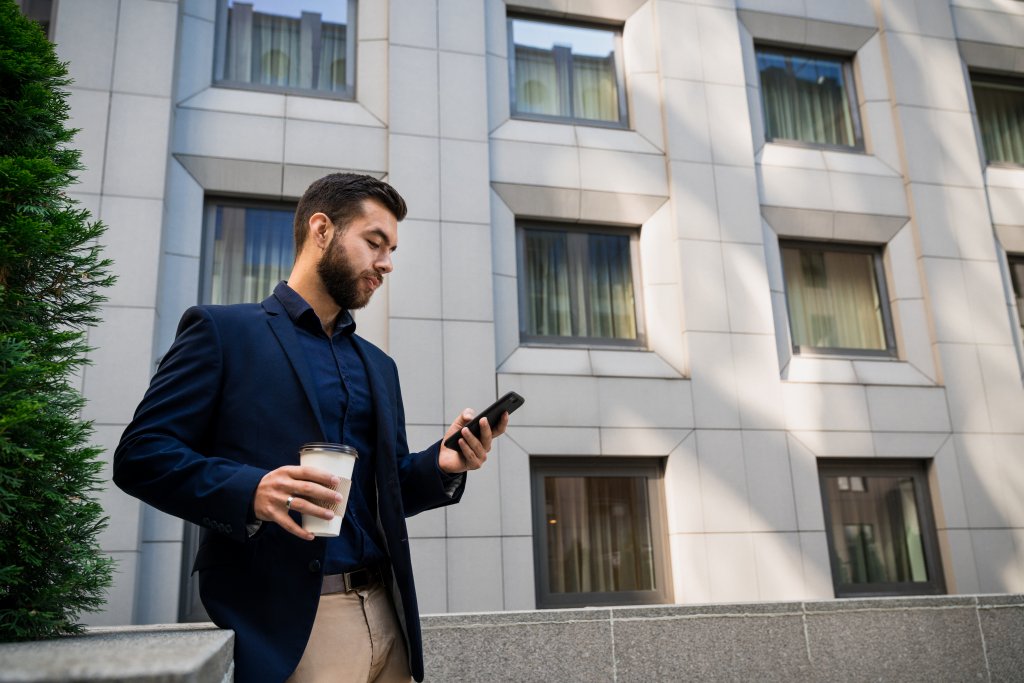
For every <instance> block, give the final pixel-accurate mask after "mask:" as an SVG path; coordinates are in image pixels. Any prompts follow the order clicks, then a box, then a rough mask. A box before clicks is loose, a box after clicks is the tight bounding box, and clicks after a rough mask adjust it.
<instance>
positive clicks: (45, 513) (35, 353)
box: [0, 0, 112, 640]
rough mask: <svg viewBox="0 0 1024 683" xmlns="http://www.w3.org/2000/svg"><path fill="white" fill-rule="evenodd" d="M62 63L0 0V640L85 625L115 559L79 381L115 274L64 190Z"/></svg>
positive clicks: (74, 165) (68, 158) (67, 154)
mask: <svg viewBox="0 0 1024 683" xmlns="http://www.w3.org/2000/svg"><path fill="white" fill-rule="evenodd" d="M69 82H70V81H69V80H68V78H67V68H66V67H65V65H63V64H61V63H60V62H58V61H57V57H56V55H55V53H54V49H53V45H51V44H50V42H49V41H48V40H47V39H46V37H45V36H44V35H43V32H42V31H41V30H40V28H39V27H38V26H37V25H36V24H34V23H33V22H31V21H29V20H28V19H25V18H24V17H23V16H22V15H21V12H20V11H19V10H18V8H17V6H16V5H15V3H14V1H13V0H0V640H28V639H35V638H47V637H52V636H57V635H62V634H67V633H74V632H77V631H78V630H80V628H81V627H80V626H79V625H78V623H77V619H78V615H79V614H80V613H81V612H82V611H85V610H95V609H97V608H99V607H101V606H102V605H103V603H104V598H105V593H106V588H107V587H108V586H109V585H110V577H111V568H112V565H111V560H110V559H109V558H107V557H105V556H104V555H103V554H102V552H101V551H100V548H99V544H98V540H97V535H98V533H99V532H100V531H101V530H102V529H103V527H104V526H105V524H106V519H105V518H104V517H103V510H102V508H101V507H100V505H99V503H97V502H96V501H95V500H94V499H93V497H92V496H93V494H94V493H95V492H96V489H97V487H98V485H99V474H100V470H101V468H102V463H101V462H100V461H99V460H98V459H97V458H98V455H99V454H100V452H101V451H100V450H99V449H97V448H93V447H90V446H89V445H88V439H89V437H90V435H91V433H92V426H91V424H89V423H88V422H85V421H83V420H82V419H81V418H80V411H81V409H82V405H83V399H82V397H81V394H80V393H79V392H78V391H77V390H76V389H75V387H74V386H73V382H74V380H75V376H76V373H78V372H79V371H80V370H81V368H82V366H83V365H84V364H85V362H86V352H87V350H88V349H87V347H86V328H87V327H88V326H89V325H93V324H95V323H96V322H97V321H98V318H97V315H96V314H97V311H98V308H99V304H100V303H101V302H102V301H103V297H102V296H101V295H100V294H99V292H100V290H101V289H102V288H103V287H107V286H109V285H110V284H111V283H112V278H111V276H110V275H109V272H108V269H109V266H110V263H109V261H106V260H103V259H102V258H101V255H100V248H99V246H97V238H98V237H99V236H100V235H101V234H102V233H103V226H102V224H100V223H99V222H90V216H89V212H88V211H84V210H82V209H80V208H78V207H77V206H76V204H75V202H74V201H72V200H71V199H69V198H68V197H67V196H66V194H65V190H66V188H67V187H68V186H69V185H70V184H71V183H73V182H74V181H75V179H74V175H73V172H75V171H77V170H80V169H81V166H80V164H79V153H78V152H77V151H75V150H72V149H68V147H67V145H68V144H69V142H70V140H71V138H72V136H73V135H74V132H75V131H73V130H69V129H68V128H66V127H65V122H66V121H67V117H68V105H67V103H66V101H65V98H66V93H64V92H63V91H62V90H61V88H62V87H64V86H66V85H68V83H69Z"/></svg>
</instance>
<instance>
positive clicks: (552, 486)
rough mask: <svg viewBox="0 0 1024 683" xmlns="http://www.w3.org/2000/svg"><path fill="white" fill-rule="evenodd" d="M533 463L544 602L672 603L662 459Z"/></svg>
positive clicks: (541, 599)
mask: <svg viewBox="0 0 1024 683" xmlns="http://www.w3.org/2000/svg"><path fill="white" fill-rule="evenodd" d="M531 467H532V469H533V481H534V528H535V530H536V531H535V535H534V538H535V542H536V544H537V547H536V552H537V560H538V586H537V589H538V590H537V595H538V606H540V607H557V606H568V605H600V604H603V605H610V604H651V603H657V602H665V601H667V600H668V598H669V592H668V589H667V586H666V583H667V578H666V576H667V573H666V571H665V566H664V564H663V563H664V561H665V556H664V550H663V545H664V539H663V534H664V526H663V515H664V504H663V500H662V498H661V496H662V492H661V488H660V486H661V466H660V464H659V462H658V461H657V460H650V459H646V458H641V459H635V458H630V459H628V460H625V459H624V460H613V459H607V460H606V459H602V462H594V461H593V460H583V459H573V460H568V459H554V460H553V459H547V458H535V459H533V460H532V461H531Z"/></svg>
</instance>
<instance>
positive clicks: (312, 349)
mask: <svg viewBox="0 0 1024 683" xmlns="http://www.w3.org/2000/svg"><path fill="white" fill-rule="evenodd" d="M274 296H275V297H277V300H278V301H280V302H281V305H282V306H284V309H285V310H286V311H287V312H288V317H289V318H291V320H292V323H293V324H294V325H295V333H296V335H297V336H298V338H299V344H300V345H301V346H302V351H303V355H305V357H306V361H307V362H308V363H309V369H310V371H311V374H312V376H313V381H314V384H315V386H316V398H317V402H318V403H319V408H320V416H321V417H322V418H323V420H322V421H323V425H324V430H325V431H326V433H325V434H324V437H325V438H326V440H327V441H329V442H331V443H343V444H347V445H349V446H352V447H353V448H355V449H356V451H357V452H358V453H359V457H358V458H357V459H356V465H355V470H354V471H353V472H352V488H351V490H350V491H349V499H348V505H347V507H346V509H345V518H344V521H343V522H342V525H341V535H339V536H338V537H337V538H332V539H329V540H328V543H327V558H326V561H325V563H324V573H325V574H338V573H341V572H348V571H352V570H353V569H359V568H361V567H370V566H376V565H381V564H383V563H384V561H385V559H386V557H387V555H386V554H385V552H384V551H383V549H382V548H383V545H384V544H383V543H382V542H381V540H380V537H379V535H378V533H377V523H376V520H377V515H376V512H375V510H376V507H377V498H376V495H377V487H376V484H375V482H374V458H375V454H374V452H373V444H375V443H376V442H377V434H376V428H375V424H376V421H375V420H374V416H373V401H372V397H371V396H370V382H369V378H368V377H367V374H366V365H365V364H364V363H363V359H362V357H361V356H360V355H359V352H358V351H356V348H355V345H354V344H353V343H352V335H353V334H354V333H355V330H356V323H355V321H354V320H353V319H352V316H351V315H350V314H349V312H348V311H341V312H340V313H339V314H338V317H337V319H336V320H335V323H334V330H333V332H334V333H333V334H332V335H331V336H327V334H326V333H325V332H324V330H323V327H322V325H321V324H320V318H319V317H317V314H316V312H315V311H314V310H313V308H312V307H311V306H310V305H309V304H308V303H307V302H306V300H305V299H303V298H302V297H301V296H299V294H298V293H296V291H295V290H294V289H292V288H291V287H289V286H288V285H287V284H286V283H284V282H281V283H280V284H278V285H277V287H276V288H275V289H274ZM310 440H311V441H313V440H315V439H312V438H311V439H310Z"/></svg>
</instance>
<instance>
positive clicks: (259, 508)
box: [253, 465, 341, 541]
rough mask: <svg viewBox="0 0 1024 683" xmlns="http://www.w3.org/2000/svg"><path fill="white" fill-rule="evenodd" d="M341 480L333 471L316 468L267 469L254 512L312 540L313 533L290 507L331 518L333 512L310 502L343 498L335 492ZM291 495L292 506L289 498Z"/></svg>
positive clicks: (261, 518) (292, 532)
mask: <svg viewBox="0 0 1024 683" xmlns="http://www.w3.org/2000/svg"><path fill="white" fill-rule="evenodd" d="M338 483H339V480H338V478H337V477H335V476H333V475H332V474H331V473H330V472H325V471H324V470H321V469H317V468H315V467H301V466H297V465H287V466H285V467H278V468H277V469H276V470H271V471H270V472H267V474H266V475H264V477H263V478H262V479H260V484H259V486H257V487H256V498H255V500H254V501H253V511H254V512H255V513H256V519H259V520H262V521H264V522H274V523H276V524H277V525H278V526H280V527H281V528H282V529H284V530H285V531H287V532H288V533H290V534H295V535H296V536H298V537H299V538H301V539H304V540H306V541H312V540H313V534H312V533H310V532H309V531H306V530H305V529H303V528H302V527H301V526H299V525H298V524H296V523H295V520H294V519H292V518H291V516H290V515H289V514H288V511H289V510H295V511H296V512H299V513H303V514H307V515H316V516H317V517H322V518H324V519H332V518H333V517H334V513H333V512H331V511H330V510H328V509H326V508H322V507H320V506H319V505H316V504H315V503H313V502H311V501H314V500H334V501H340V500H341V494H340V493H336V492H335V491H334V487H335V486H337V485H338ZM289 497H291V499H292V501H291V506H290V507H289V505H288V498H289Z"/></svg>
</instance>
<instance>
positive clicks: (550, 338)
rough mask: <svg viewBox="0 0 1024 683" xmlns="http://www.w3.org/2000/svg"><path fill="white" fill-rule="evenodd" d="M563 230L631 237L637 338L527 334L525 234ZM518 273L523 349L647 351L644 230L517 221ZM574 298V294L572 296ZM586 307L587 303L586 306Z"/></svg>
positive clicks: (575, 310)
mask: <svg viewBox="0 0 1024 683" xmlns="http://www.w3.org/2000/svg"><path fill="white" fill-rule="evenodd" d="M531 229H532V230H544V231H548V232H552V231H559V232H566V233H570V234H596V235H624V236H628V237H629V259H630V276H631V278H632V280H633V317H634V322H635V324H636V339H617V338H609V337H583V336H564V337H563V336H555V335H534V334H528V333H527V331H526V317H525V312H526V308H527V301H526V287H525V281H524V278H525V274H526V260H525V251H526V249H525V233H526V232H527V231H529V230H531ZM516 272H517V274H518V277H517V279H518V287H517V290H518V291H517V294H516V295H517V300H518V305H519V343H520V344H521V345H523V346H541V347H544V346H548V347H557V348H566V347H582V348H594V347H600V348H621V349H630V350H634V349H643V348H646V346H647V332H646V326H645V324H644V315H643V311H644V300H643V279H642V278H641V274H640V228H639V227H625V226H610V225H600V224H593V223H564V222H558V221H543V220H526V219H524V220H517V221H516ZM570 295H572V293H570ZM572 299H573V302H574V306H575V307H574V309H573V315H574V316H579V315H581V310H585V308H584V309H580V308H579V306H580V304H579V303H578V302H576V300H575V297H572ZM583 305H584V306H585V304H583Z"/></svg>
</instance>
